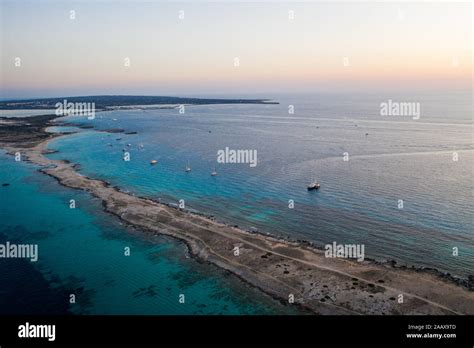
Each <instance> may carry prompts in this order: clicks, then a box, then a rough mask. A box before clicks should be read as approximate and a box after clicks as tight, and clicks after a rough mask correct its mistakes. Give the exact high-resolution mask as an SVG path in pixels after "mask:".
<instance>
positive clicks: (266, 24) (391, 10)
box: [0, 0, 473, 98]
mask: <svg viewBox="0 0 474 348" xmlns="http://www.w3.org/2000/svg"><path fill="white" fill-rule="evenodd" d="M0 4H1V5H0V11H1V12H0V16H1V22H0V38H1V42H0V44H1V46H0V48H1V51H0V59H1V60H0V68H1V71H0V87H1V94H0V97H1V98H28V97H46V96H72V95H93V94H144V95H180V96H185V95H217V94H245V95H249V94H253V93H255V94H264V93H300V92H311V91H330V92H351V91H379V90H406V89H419V90H427V89H439V90H443V89H446V90H455V89H456V90H458V89H459V90H466V89H471V88H472V41H473V37H472V28H473V27H472V17H473V10H472V4H471V3H469V2H464V3H453V2H422V3H406V2H388V3H387V2H364V1H362V2H338V1H336V2H320V1H309V2H308V1H306V2H300V3H296V2H282V1H275V2H273V1H267V2H253V1H246V2H242V1H232V2H223V1H217V2H209V1H199V2H197V1H182V2H170V1H139V0H136V1H132V0H128V1H126V0H102V1H89V0H83V1H57V0H37V1H32V0H30V1H22V0H15V1H10V0H0ZM71 11H74V13H72V12H71ZM181 11H183V12H181ZM72 14H74V16H72ZM183 14H184V18H183ZM180 16H181V18H180ZM71 17H73V18H71Z"/></svg>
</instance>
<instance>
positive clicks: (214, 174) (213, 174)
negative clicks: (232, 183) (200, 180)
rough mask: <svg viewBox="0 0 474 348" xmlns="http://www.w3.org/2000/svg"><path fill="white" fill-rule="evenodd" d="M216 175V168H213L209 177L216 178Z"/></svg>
mask: <svg viewBox="0 0 474 348" xmlns="http://www.w3.org/2000/svg"><path fill="white" fill-rule="evenodd" d="M216 175H217V171H216V167H214V170H213V171H212V173H211V176H216Z"/></svg>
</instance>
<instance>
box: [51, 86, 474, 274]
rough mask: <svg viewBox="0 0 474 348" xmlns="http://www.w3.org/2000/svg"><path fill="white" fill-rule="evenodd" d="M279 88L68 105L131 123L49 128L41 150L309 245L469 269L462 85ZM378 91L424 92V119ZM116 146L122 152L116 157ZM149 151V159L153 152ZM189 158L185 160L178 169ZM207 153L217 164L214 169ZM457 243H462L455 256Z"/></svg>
mask: <svg viewBox="0 0 474 348" xmlns="http://www.w3.org/2000/svg"><path fill="white" fill-rule="evenodd" d="M275 99H276V100H277V101H279V102H280V103H281V104H279V105H212V106H187V107H186V111H185V113H184V114H179V112H178V110H177V109H174V110H137V111H113V112H103V113H98V114H97V117H96V119H95V120H92V121H89V120H87V119H78V118H77V117H76V118H75V119H74V118H71V120H75V121H78V122H79V123H83V124H93V125H94V126H95V127H96V128H97V129H110V128H123V129H125V130H126V131H137V132H138V134H131V135H126V134H124V133H114V134H111V133H106V132H95V131H91V130H84V131H82V132H81V133H79V134H75V135H72V136H68V137H65V138H61V139H57V140H55V141H53V142H52V143H51V145H50V148H53V149H58V150H60V152H59V153H56V154H52V155H51V157H52V158H64V159H69V160H71V161H73V162H76V163H79V164H80V165H81V172H82V173H84V174H87V175H90V176H93V177H98V178H102V179H105V180H107V181H109V182H111V183H113V184H116V185H119V186H120V187H122V188H123V189H125V190H129V191H131V192H133V193H136V194H140V195H144V196H148V197H151V198H154V199H158V198H160V199H163V200H165V201H169V202H175V203H177V201H178V200H179V199H184V200H185V202H186V207H187V208H188V209H194V210H198V211H201V212H204V213H208V214H212V215H216V216H217V217H218V218H219V219H221V220H223V221H226V222H229V223H232V224H238V225H239V226H243V227H245V228H251V227H254V228H258V229H259V230H260V231H262V232H264V233H271V234H276V235H282V236H291V237H292V238H301V239H307V240H311V241H314V242H316V243H317V244H319V245H324V244H326V243H332V242H333V241H336V242H338V243H363V244H365V251H366V257H374V258H378V259H395V260H397V261H400V262H403V263H407V264H410V265H417V266H430V267H435V268H438V269H440V270H443V271H449V272H451V274H454V275H459V276H467V275H469V274H473V273H474V272H473V268H474V267H473V265H474V242H473V234H474V232H473V210H474V209H473V199H472V198H473V197H472V193H473V160H474V158H473V157H474V156H473V142H472V119H471V117H472V102H471V97H470V94H462V93H452V94H449V95H445V94H439V95H428V94H425V95H423V94H420V95H415V96H413V95H409V96H403V95H400V96H393V95H351V96H344V95H314V96H289V95H285V96H283V95H281V96H276V97H275ZM388 99H392V100H395V101H397V100H399V101H414V102H420V104H421V117H420V119H419V120H413V119H412V118H410V117H396V116H385V117H383V116H380V103H381V102H385V101H387V100H388ZM289 105H294V108H295V113H294V114H289V113H288V106H289ZM128 144H130V146H128ZM140 145H143V147H141V146H140ZM225 147H229V148H231V149H254V150H257V151H258V165H257V166H256V167H255V168H251V167H249V165H248V164H217V163H216V153H217V151H218V150H219V149H224V148H225ZM124 150H126V151H129V152H130V154H131V160H130V161H129V162H126V161H123V160H122V156H123V151H124ZM345 152H347V153H348V156H349V160H348V161H344V160H343V154H344V153H345ZM454 152H456V153H457V154H458V161H453V153H454ZM152 159H157V160H158V162H159V163H158V164H157V165H156V166H150V164H149V162H150V160H152ZM188 162H189V163H190V165H191V166H192V172H190V173H185V171H184V168H185V166H186V164H187V163H188ZM215 165H217V171H218V176H216V177H211V176H210V172H211V171H212V169H213V167H214V166H215ZM313 177H314V178H316V179H317V180H318V181H319V182H320V183H321V189H320V190H319V191H318V192H308V191H307V190H306V185H307V184H308V183H309V182H310V181H311V180H312V178H313ZM290 199H292V200H294V202H295V207H294V209H289V208H288V201H289V200H290ZM399 200H403V209H399V208H398V204H399ZM453 247H458V248H459V256H456V257H454V256H452V251H453V249H452V248H453Z"/></svg>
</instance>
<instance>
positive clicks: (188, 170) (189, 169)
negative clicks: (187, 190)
mask: <svg viewBox="0 0 474 348" xmlns="http://www.w3.org/2000/svg"><path fill="white" fill-rule="evenodd" d="M190 171H191V167H190V166H189V161H188V164H187V165H186V173H189V172H190Z"/></svg>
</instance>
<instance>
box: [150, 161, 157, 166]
mask: <svg viewBox="0 0 474 348" xmlns="http://www.w3.org/2000/svg"><path fill="white" fill-rule="evenodd" d="M157 163H158V161H157V160H151V161H150V164H151V165H153V164H157Z"/></svg>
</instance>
